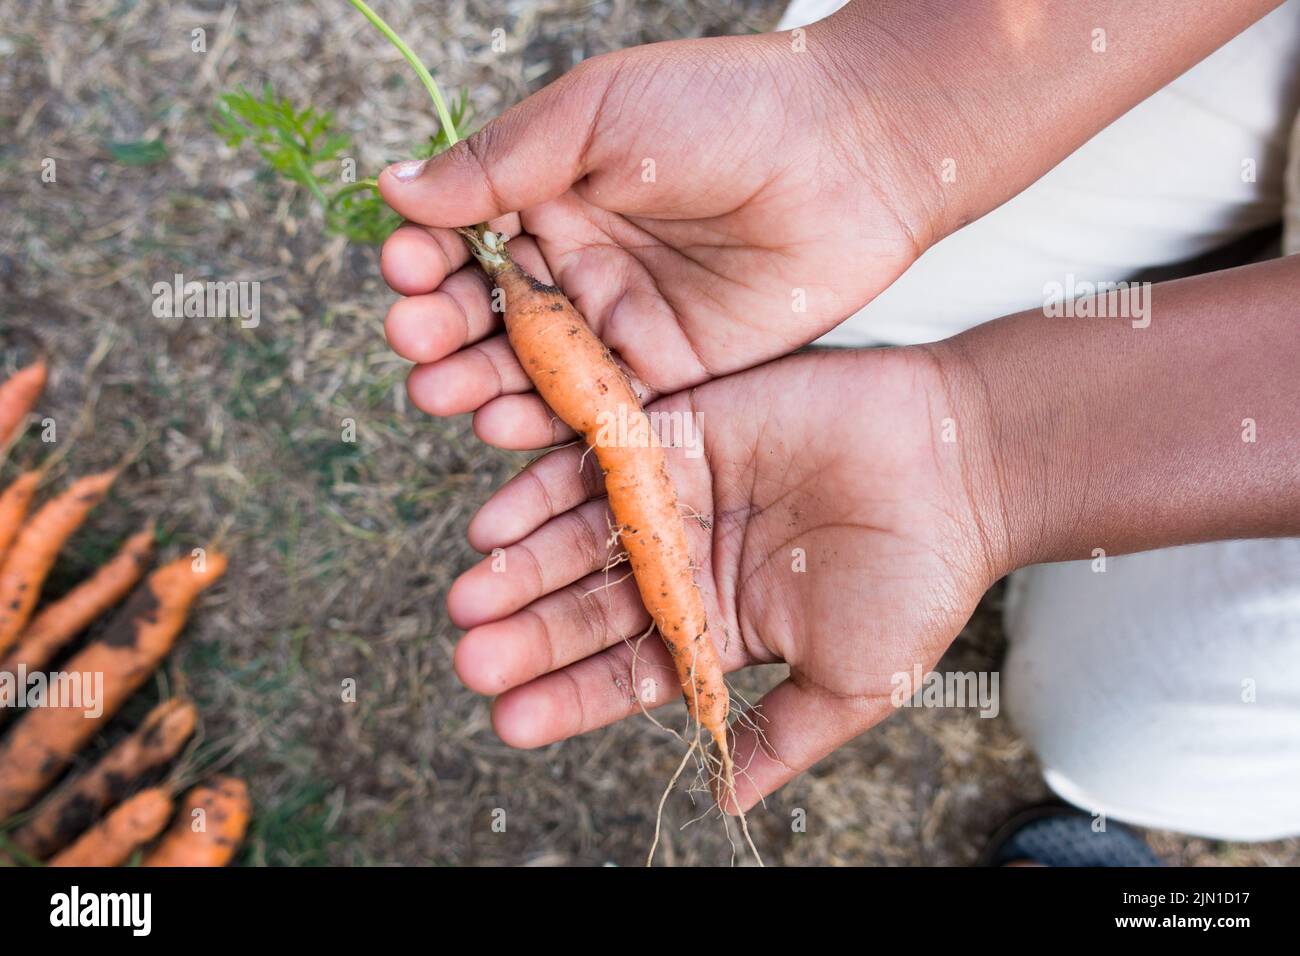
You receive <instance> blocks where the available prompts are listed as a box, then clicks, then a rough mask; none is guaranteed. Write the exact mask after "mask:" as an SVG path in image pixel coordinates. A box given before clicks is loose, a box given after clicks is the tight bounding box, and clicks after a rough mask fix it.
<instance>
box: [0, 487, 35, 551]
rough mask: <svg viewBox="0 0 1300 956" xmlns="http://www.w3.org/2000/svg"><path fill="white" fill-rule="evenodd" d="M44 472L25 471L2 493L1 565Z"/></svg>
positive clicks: (0, 501)
mask: <svg viewBox="0 0 1300 956" xmlns="http://www.w3.org/2000/svg"><path fill="white" fill-rule="evenodd" d="M43 474H44V473H43V472H41V471H25V472H23V473H22V474H21V475H19V476H18V477H17V478H15V479H14V482H13V484H11V485H10V486H9V487H8V488H6V489H5V490H4V493H3V494H0V567H3V566H4V561H5V555H7V554H8V553H9V546H10V545H11V544H13V540H14V538H15V537H17V535H18V529H19V528H21V527H22V526H23V520H24V519H25V518H26V517H27V509H28V507H30V506H31V503H32V498H33V497H34V496H35V495H36V486H37V485H39V484H40V483H41V477H42V476H43Z"/></svg>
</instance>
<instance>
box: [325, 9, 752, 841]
mask: <svg viewBox="0 0 1300 956" xmlns="http://www.w3.org/2000/svg"><path fill="white" fill-rule="evenodd" d="M350 2H351V3H352V5H353V6H354V7H356V8H357V9H358V10H359V11H360V12H361V13H362V14H363V15H364V16H365V17H366V19H368V20H369V21H370V22H371V23H372V24H373V25H374V26H375V27H376V28H377V29H378V30H379V31H380V32H381V33H383V34H384V35H385V36H386V37H387V38H388V39H389V41H390V42H391V43H392V44H393V45H394V46H395V47H396V48H397V49H398V50H399V51H400V52H401V53H402V55H403V56H404V57H405V58H406V60H407V62H409V63H410V64H411V67H412V68H413V69H414V70H415V71H416V73H417V75H418V76H419V77H420V80H421V82H422V83H423V84H424V86H425V88H426V89H427V90H428V92H429V95H430V97H431V99H432V100H433V106H434V109H435V111H436V112H437V114H438V118H439V122H440V124H441V126H442V133H443V136H444V137H445V138H446V140H447V142H448V145H449V146H454V145H455V144H456V143H457V141H458V133H457V130H456V124H455V122H454V121H453V118H452V116H451V115H450V113H449V111H448V109H447V105H446V101H445V100H444V98H443V96H442V93H441V91H440V90H439V89H438V85H437V83H436V82H434V80H433V77H432V76H431V75H430V73H429V71H428V70H427V69H426V68H425V67H424V65H423V64H422V63H421V62H420V60H419V58H418V57H416V56H415V54H414V53H413V52H412V51H411V49H410V48H409V47H408V46H407V45H406V44H405V43H404V42H403V41H402V40H401V38H400V37H398V36H397V34H396V33H395V32H394V31H393V29H392V28H391V27H390V26H388V24H386V23H385V22H384V21H383V19H382V18H381V17H380V16H379V15H378V14H376V13H375V12H374V10H372V9H371V8H370V7H369V5H368V4H367V3H366V2H365V0H350ZM457 232H459V234H460V235H461V237H462V239H464V241H465V242H466V244H467V245H468V246H469V249H470V251H471V252H472V253H473V255H474V258H475V259H477V260H478V263H479V265H481V266H482V267H483V270H484V271H485V272H486V273H487V274H488V276H489V277H490V278H491V279H492V280H493V281H494V282H495V283H496V286H497V288H498V289H500V290H501V291H502V293H503V294H504V296H503V297H504V303H503V304H504V306H505V310H504V312H505V314H504V318H505V326H506V333H507V335H508V337H509V340H510V345H511V347H512V348H513V349H514V351H515V354H516V355H517V356H518V358H519V363H520V365H521V366H522V367H523V369H524V372H525V373H526V374H527V375H528V378H529V379H530V380H531V381H532V383H533V386H534V387H535V388H536V389H537V392H538V394H539V395H540V396H541V398H542V400H543V401H545V402H546V404H547V405H549V406H550V408H551V409H552V410H553V411H554V412H555V414H556V415H557V416H558V417H559V418H560V419H561V420H562V421H563V422H564V423H565V424H566V425H568V426H569V427H570V428H572V429H573V430H574V431H575V432H577V433H578V434H579V435H581V436H582V437H583V439H584V440H585V441H586V442H587V444H588V445H589V446H590V447H591V449H592V450H593V452H594V453H595V455H596V459H597V461H598V462H599V463H600V467H601V469H602V471H603V472H604V475H605V488H606V490H607V492H608V495H609V508H610V511H611V512H613V516H614V525H615V528H616V534H617V535H618V539H619V540H620V541H621V542H622V544H623V546H624V547H625V548H626V549H627V553H628V558H629V560H630V563H631V566H632V573H633V576H634V578H635V579H636V584H637V589H638V591H639V592H640V595H641V600H642V603H643V604H644V605H645V607H646V609H647V610H648V611H649V612H650V615H651V617H652V618H653V619H654V622H655V625H656V627H657V629H658V631H659V635H660V637H662V638H663V640H664V643H665V644H666V645H667V646H668V650H669V652H670V654H671V656H672V659H673V663H674V665H675V668H676V672H677V680H678V683H679V684H680V686H681V689H682V694H683V696H684V697H685V700H686V706H687V709H688V710H689V712H690V714H691V716H692V717H693V718H694V719H695V721H696V725H697V727H699V728H701V729H702V730H703V731H704V732H706V733H707V734H708V735H709V737H710V738H712V741H713V744H714V746H715V747H716V749H717V754H718V765H719V767H720V770H719V771H718V773H717V783H718V786H717V788H716V789H717V799H718V802H719V804H720V805H724V806H725V805H726V804H727V803H728V802H729V801H730V798H731V797H733V796H734V794H735V769H734V766H733V762H732V757H731V747H730V743H729V740H728V723H727V718H728V712H729V707H730V695H729V692H728V689H727V685H726V682H725V680H724V679H723V673H722V665H721V663H720V661H719V659H718V654H717V651H716V649H715V648H714V645H713V641H712V638H711V637H710V635H709V626H708V619H707V616H706V614H705V610H704V600H703V598H702V596H701V594H700V590H699V587H698V586H697V585H696V583H695V575H694V570H693V563H692V560H691V554H690V549H689V546H688V543H687V536H686V525H685V519H684V517H683V514H682V509H681V508H680V507H679V503H678V499H677V491H676V489H675V488H674V487H673V483H672V479H671V478H670V477H669V476H668V466H667V457H666V454H665V452H664V449H663V446H662V445H661V444H659V443H658V442H654V441H651V442H645V443H639V444H638V445H637V446H636V447H629V446H628V445H626V444H624V445H618V446H614V445H610V444H609V443H606V442H599V441H597V436H598V434H599V433H600V431H601V429H600V423H601V422H606V421H611V420H618V421H622V420H626V421H628V423H629V428H628V434H645V435H651V434H653V429H652V428H651V427H650V423H649V420H648V418H647V416H646V414H645V412H644V410H643V409H642V406H641V402H640V400H639V398H638V397H637V394H636V392H635V390H634V389H633V388H632V385H631V383H630V382H629V381H628V378H627V376H626V375H625V374H624V372H623V370H622V369H621V368H620V367H619V365H618V364H617V363H616V362H615V361H614V359H613V357H612V356H611V355H610V353H609V349H608V348H606V346H605V345H604V343H603V342H601V340H600V339H599V338H598V337H597V336H596V334H595V333H594V332H593V331H592V329H591V326H590V325H589V324H588V323H587V321H586V319H584V318H583V316H582V315H581V314H580V313H579V312H578V310H577V309H576V308H574V306H573V303H571V302H570V301H569V300H568V298H567V297H566V296H565V295H564V293H563V292H562V291H561V290H560V289H558V288H555V287H554V286H549V285H546V284H545V283H542V282H539V281H538V280H537V279H536V278H534V277H533V276H531V275H529V274H528V273H527V272H525V271H524V270H523V269H521V268H520V267H519V266H518V265H517V264H516V263H515V262H514V260H513V258H512V257H511V255H510V253H509V251H508V250H507V248H506V237H505V236H502V235H499V234H498V233H496V232H494V231H493V230H491V229H489V228H488V226H487V224H486V223H480V224H478V225H476V226H471V227H467V228H462V229H458V230H457ZM638 426H639V427H638ZM698 744H699V737H698V735H697V737H696V740H695V742H693V743H692V744H691V745H690V748H691V749H690V751H688V755H689V753H690V752H693V751H694V750H695V748H696V746H697V745H698ZM683 765H684V764H683ZM740 821H741V828H742V830H744V832H745V834H746V837H747V838H748V833H749V831H748V827H747V825H746V823H745V817H744V814H743V813H742V814H741V815H740ZM750 848H751V850H753V849H754V847H753V844H752V842H751V843H750ZM651 855H652V856H653V849H652V850H651ZM755 856H757V853H756V852H755ZM759 862H760V863H761V862H762V861H761V860H760V861H759Z"/></svg>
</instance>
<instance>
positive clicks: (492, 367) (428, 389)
mask: <svg viewBox="0 0 1300 956" xmlns="http://www.w3.org/2000/svg"><path fill="white" fill-rule="evenodd" d="M532 387H533V383H532V382H530V381H529V380H528V376H527V375H525V374H524V370H523V368H521V367H520V365H519V361H518V359H516V358H515V353H514V351H513V350H512V349H511V348H510V343H509V341H507V339H506V337H505V336H504V335H497V336H494V337H493V338H490V339H487V340H486V341H484V342H479V343H478V344H477V345H471V346H470V347H469V348H464V349H461V350H460V351H459V352H454V353H453V354H451V355H448V356H447V357H446V358H444V359H441V360H439V361H437V362H431V363H429V364H428V365H417V366H416V367H415V368H413V369H411V374H410V375H408V376H407V377H406V392H407V394H408V395H410V397H411V402H412V403H413V404H414V405H415V407H416V408H418V409H420V411H422V412H425V413H427V414H429V415H437V416H440V417H441V416H447V415H462V414H464V413H465V412H472V411H474V410H475V409H478V408H481V407H482V406H484V405H486V404H487V403H489V402H491V401H493V400H494V399H498V398H499V397H500V396H502V395H514V394H518V393H521V392H527V391H528V390H529V389H531V388H532Z"/></svg>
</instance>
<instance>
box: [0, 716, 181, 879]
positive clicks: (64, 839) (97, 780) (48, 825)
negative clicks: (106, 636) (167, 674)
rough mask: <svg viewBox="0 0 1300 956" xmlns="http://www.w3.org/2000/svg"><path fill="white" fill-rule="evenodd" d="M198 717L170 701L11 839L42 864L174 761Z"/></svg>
mask: <svg viewBox="0 0 1300 956" xmlns="http://www.w3.org/2000/svg"><path fill="white" fill-rule="evenodd" d="M197 717H198V713H197V711H196V710H195V708H194V705H193V704H192V703H190V702H189V701H182V700H176V699H172V700H166V701H163V702H162V703H161V704H159V705H158V706H157V707H155V708H154V709H153V710H151V711H149V714H148V715H147V716H146V717H145V719H144V722H143V723H141V724H140V726H139V727H138V728H137V729H136V730H135V732H134V733H132V734H131V735H130V736H129V737H127V738H126V739H125V740H123V741H122V742H121V743H119V744H118V745H117V746H115V747H114V748H113V749H112V750H110V751H109V752H108V753H106V754H105V755H104V756H103V757H102V758H101V759H100V760H99V762H98V763H96V764H95V765H94V766H93V767H91V768H90V769H89V770H87V771H86V772H85V773H84V774H82V775H81V776H80V777H77V778H76V779H75V780H73V781H72V782H71V783H69V784H68V785H67V786H65V787H63V788H61V789H60V790H59V791H58V792H56V793H55V794H53V795H52V796H51V797H50V798H49V799H48V800H46V801H45V802H44V803H42V804H41V805H40V806H39V807H37V809H36V812H35V814H34V815H33V816H32V818H31V819H30V820H28V821H27V822H26V823H25V824H23V826H22V827H21V828H19V829H18V830H17V831H15V832H14V833H13V835H12V836H11V837H10V839H11V840H12V841H13V843H14V845H15V846H17V847H18V848H19V849H20V850H22V851H23V852H24V853H26V854H27V855H28V856H30V857H32V858H34V859H37V860H43V859H45V858H47V857H48V856H50V855H51V854H53V853H57V852H58V851H59V850H61V849H62V848H63V847H64V846H66V845H67V844H68V842H69V841H71V840H72V839H73V838H74V837H76V836H77V834H79V833H81V832H82V831H84V830H85V829H86V828H87V827H89V826H90V825H91V824H92V823H94V822H95V820H96V819H97V818H98V817H99V815H100V814H101V813H102V812H103V811H104V809H105V808H107V807H111V806H112V805H113V804H115V803H117V802H118V801H120V800H121V799H122V798H123V797H125V796H126V795H127V794H128V793H130V792H131V791H132V790H133V789H135V788H136V787H138V786H139V784H140V782H141V780H142V779H144V778H146V777H147V776H148V775H149V774H151V773H153V772H155V771H157V770H158V769H160V768H161V767H163V766H165V765H166V764H167V763H168V762H170V761H171V759H172V758H173V757H175V756H176V754H177V753H179V752H180V749H181V747H183V746H184V745H185V741H187V740H188V739H189V738H190V735H191V734H192V733H194V725H195V722H196V720H197Z"/></svg>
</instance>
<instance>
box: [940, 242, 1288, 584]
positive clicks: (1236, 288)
mask: <svg viewBox="0 0 1300 956" xmlns="http://www.w3.org/2000/svg"><path fill="white" fill-rule="evenodd" d="M1297 303H1300V257H1290V258H1286V259H1279V260H1274V261H1272V262H1267V263H1263V264H1260V265H1255V266H1247V267H1245V268H1241V269H1234V270H1230V271H1227V272H1220V273H1214V274H1211V275H1206V276H1199V277H1196V278H1192V279H1185V280H1180V281H1177V282H1170V283H1162V284H1160V285H1156V286H1152V287H1151V288H1150V295H1149V299H1148V300H1147V302H1146V306H1147V318H1142V319H1132V320H1131V319H1130V318H1125V317H1109V318H1098V317H1090V318H1082V317H1075V318H1049V317H1046V316H1045V315H1044V314H1043V312H1042V311H1036V312H1031V313H1022V314H1020V315H1017V316H1012V317H1010V318H1006V319H999V320H997V321H995V322H990V323H988V324H986V325H982V326H980V327H978V328H975V329H972V330H970V331H969V332H966V333H964V334H962V335H959V336H957V337H955V338H953V339H950V340H948V341H946V342H944V343H940V344H939V345H937V346H933V347H931V349H932V353H933V354H934V355H935V356H936V358H937V359H938V360H939V361H940V363H941V365H942V367H943V369H944V372H945V375H946V377H947V380H948V381H949V382H950V383H951V387H952V394H953V396H954V399H953V405H954V407H955V408H956V409H958V414H959V416H961V417H962V418H967V419H968V423H970V424H972V426H973V427H971V428H969V429H967V430H965V431H964V432H963V431H959V435H963V436H964V439H965V440H966V441H967V443H968V444H967V447H964V448H961V449H960V451H961V453H962V454H963V455H965V456H967V458H966V465H967V469H966V471H967V473H968V474H970V475H971V476H972V477H971V487H972V488H973V489H974V496H975V498H976V501H977V507H979V508H980V510H981V511H982V513H983V514H984V515H985V516H986V517H987V519H988V520H989V522H990V526H992V527H995V528H997V529H998V532H999V538H1000V543H1003V542H1004V546H1005V553H1004V554H1003V555H1001V560H1002V562H1003V563H1004V564H1005V566H1006V569H1010V568H1015V567H1020V566H1023V565H1026V564H1032V563H1038V562H1044V561H1057V560H1065V559H1071V558H1081V557H1088V556H1090V555H1092V554H1093V553H1094V550H1095V549H1098V548H1100V549H1103V550H1104V551H1105V552H1106V553H1107V554H1116V553H1123V552H1130V551H1141V550H1147V549H1150V548H1159V547H1167V546H1171V545H1176V544H1184V543H1189V542H1194V541H1207V540H1219V539H1227V538H1255V537H1270V536H1278V535H1300V313H1298V310H1300V306H1298V305H1297ZM1094 311H1095V310H1094ZM1112 311H1113V307H1112ZM1075 314H1076V315H1077V314H1078V313H1077V311H1076V313H1075ZM1148 319H1149V322H1150V324H1149V325H1148V326H1147V327H1145V328H1143V327H1135V325H1134V322H1135V321H1136V322H1137V324H1138V325H1139V326H1140V325H1142V324H1143V323H1144V322H1146V321H1147V320H1148Z"/></svg>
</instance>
